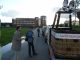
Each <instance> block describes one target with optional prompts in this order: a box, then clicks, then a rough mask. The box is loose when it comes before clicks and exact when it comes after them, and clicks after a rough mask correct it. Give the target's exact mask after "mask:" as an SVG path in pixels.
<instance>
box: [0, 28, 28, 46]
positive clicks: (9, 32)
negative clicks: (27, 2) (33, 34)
mask: <svg viewBox="0 0 80 60" xmlns="http://www.w3.org/2000/svg"><path fill="white" fill-rule="evenodd" d="M14 32H15V28H1V40H0V44H1V46H4V45H6V44H8V43H10V42H11V41H12V37H13V35H14ZM26 32H27V28H22V29H21V35H25V34H26Z"/></svg>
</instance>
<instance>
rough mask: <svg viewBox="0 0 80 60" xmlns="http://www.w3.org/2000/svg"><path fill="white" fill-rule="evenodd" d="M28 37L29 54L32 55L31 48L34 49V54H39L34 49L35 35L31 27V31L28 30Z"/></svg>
mask: <svg viewBox="0 0 80 60" xmlns="http://www.w3.org/2000/svg"><path fill="white" fill-rule="evenodd" d="M26 38H27V39H28V40H27V41H28V54H29V56H30V57H32V55H31V49H32V52H33V55H37V53H36V52H35V49H34V44H33V40H34V37H33V31H32V30H31V29H29V31H28V32H27V34H26Z"/></svg>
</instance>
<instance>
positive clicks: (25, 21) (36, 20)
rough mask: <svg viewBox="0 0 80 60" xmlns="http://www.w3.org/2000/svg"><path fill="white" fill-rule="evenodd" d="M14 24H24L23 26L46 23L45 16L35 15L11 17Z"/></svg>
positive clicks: (35, 25)
mask: <svg viewBox="0 0 80 60" xmlns="http://www.w3.org/2000/svg"><path fill="white" fill-rule="evenodd" d="M12 24H13V25H14V26H18V25H20V26H25V27H38V26H45V25H46V16H41V18H39V17H35V18H15V19H12Z"/></svg>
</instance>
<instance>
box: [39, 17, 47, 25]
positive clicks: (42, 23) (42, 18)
mask: <svg viewBox="0 0 80 60" xmlns="http://www.w3.org/2000/svg"><path fill="white" fill-rule="evenodd" d="M40 20H41V26H46V16H41V17H40Z"/></svg>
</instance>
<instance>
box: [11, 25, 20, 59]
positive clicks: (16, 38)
mask: <svg viewBox="0 0 80 60" xmlns="http://www.w3.org/2000/svg"><path fill="white" fill-rule="evenodd" d="M20 31H21V27H20V26H17V27H16V31H15V32H14V35H13V39H12V50H13V53H14V55H15V58H16V60H20V56H19V55H20V51H21V34H20Z"/></svg>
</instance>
